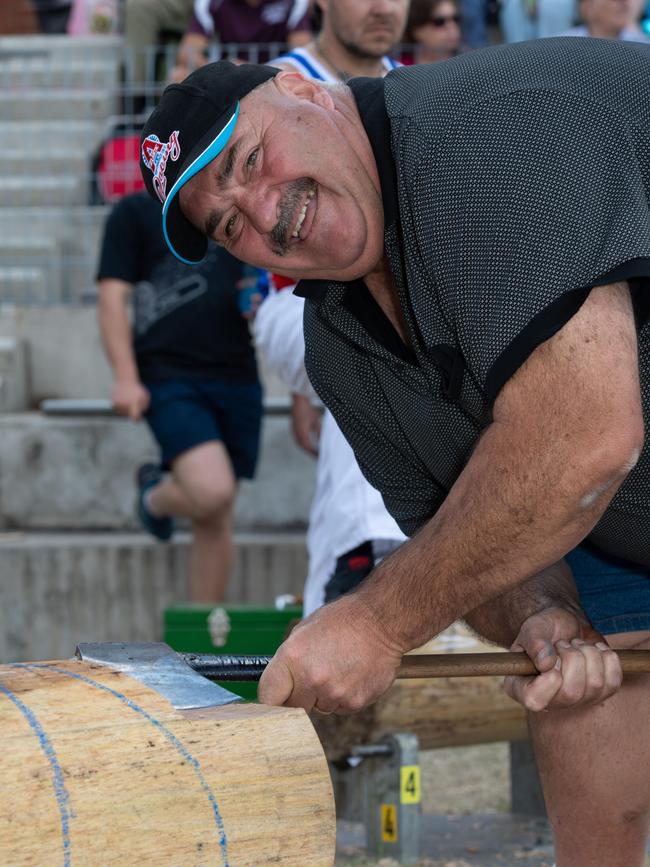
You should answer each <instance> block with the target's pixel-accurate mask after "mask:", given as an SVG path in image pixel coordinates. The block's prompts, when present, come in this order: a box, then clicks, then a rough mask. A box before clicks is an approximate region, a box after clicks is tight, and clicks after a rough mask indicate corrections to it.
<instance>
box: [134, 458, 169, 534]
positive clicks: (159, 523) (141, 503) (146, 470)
mask: <svg viewBox="0 0 650 867" xmlns="http://www.w3.org/2000/svg"><path fill="white" fill-rule="evenodd" d="M161 480H162V472H161V470H160V467H158V466H156V465H155V464H142V466H141V467H138V472H137V474H136V483H137V486H138V498H137V500H136V512H137V515H138V518H139V519H140V522H141V523H142V526H143V527H144V528H145V530H147V532H149V533H151V535H152V536H155V537H156V539H159V540H160V541H161V542H167V541H168V540H169V539H171V536H172V533H173V532H174V521H173V519H172V518H169V517H165V518H158V517H156V515H153V514H152V513H151V512H150V511H149V509H147V506H146V504H145V494H146V493H147V491H148V490H149V489H150V488H153V487H154V486H155V485H157V484H159V482H160V481H161Z"/></svg>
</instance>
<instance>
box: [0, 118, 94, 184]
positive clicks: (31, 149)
mask: <svg viewBox="0 0 650 867" xmlns="http://www.w3.org/2000/svg"><path fill="white" fill-rule="evenodd" d="M1 135H2V130H0V136H1ZM42 145H43V143H42V141H39V140H35V139H25V141H24V142H23V146H22V147H20V148H18V147H7V148H5V149H4V150H3V154H2V157H3V158H2V165H0V177H3V178H18V177H20V175H25V176H27V177H28V178H38V177H41V178H44V177H48V176H52V177H55V178H57V179H59V180H61V179H63V178H66V179H68V180H71V181H72V182H73V183H74V185H75V186H77V185H78V183H79V181H80V180H82V181H83V182H84V183H85V184H87V183H89V176H90V172H91V154H90V153H89V152H88V151H86V150H85V149H82V148H78V147H71V148H67V147H63V146H61V147H53V148H49V147H48V148H46V149H44V148H43V146H42Z"/></svg>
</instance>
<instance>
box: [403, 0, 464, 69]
mask: <svg viewBox="0 0 650 867" xmlns="http://www.w3.org/2000/svg"><path fill="white" fill-rule="evenodd" d="M461 23H462V17H461V14H460V9H459V6H458V4H457V3H456V2H455V0H411V8H410V11H409V19H408V23H407V25H406V32H405V34H404V42H405V43H406V44H407V45H408V46H409V48H410V51H411V54H410V55H407V56H406V57H405V58H403V59H404V61H405V63H435V62H437V61H438V60H448V59H449V58H450V57H455V56H456V55H457V54H460V53H461V51H463V45H462V39H463V36H462V32H461Z"/></svg>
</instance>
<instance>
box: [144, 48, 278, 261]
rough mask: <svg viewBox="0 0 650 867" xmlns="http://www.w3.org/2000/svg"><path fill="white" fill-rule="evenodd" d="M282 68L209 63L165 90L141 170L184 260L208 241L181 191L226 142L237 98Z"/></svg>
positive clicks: (148, 128)
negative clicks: (189, 212) (183, 205)
mask: <svg viewBox="0 0 650 867" xmlns="http://www.w3.org/2000/svg"><path fill="white" fill-rule="evenodd" d="M278 72H279V70H278V69H274V68H273V67H271V66H256V65H254V64H250V63H245V64H241V65H235V64H234V63H230V62H228V61H226V60H221V61H219V62H218V63H208V64H206V65H205V66H202V67H201V68H200V69H197V70H196V71H195V72H193V73H192V74H191V75H189V76H188V77H187V78H186V79H185V81H183V82H182V83H181V84H172V85H170V86H169V87H168V88H166V89H165V92H164V93H163V95H162V97H161V99H160V102H159V103H158V105H157V106H156V108H155V109H154V110H153V112H152V113H151V115H150V117H149V119H148V120H147V123H146V124H145V128H144V130H143V131H142V138H141V140H140V168H141V170H142V176H143V178H144V182H145V185H146V187H147V190H148V191H149V193H150V195H151V196H153V197H154V198H155V199H158V200H159V201H160V202H161V203H162V206H163V208H162V227H163V234H164V236H165V240H166V241H167V244H168V246H169V249H170V250H171V251H172V253H173V254H174V255H175V256H176V257H177V258H178V259H180V260H181V262H185V263H187V264H188V265H196V264H197V263H198V262H200V261H201V260H202V259H203V258H204V256H205V253H206V249H207V240H206V238H205V236H204V235H203V234H202V233H201V232H200V231H199V230H198V229H196V228H195V227H194V226H193V225H192V224H191V223H190V221H189V220H188V219H187V218H186V217H185V215H184V214H183V212H182V211H181V209H180V205H179V201H178V199H179V197H178V193H179V192H180V190H181V188H182V187H183V184H186V183H187V182H188V181H189V180H190V178H192V177H194V175H195V174H196V173H197V172H200V171H201V169H202V168H204V167H205V166H206V165H207V164H208V163H209V162H211V161H212V160H213V159H214V158H215V157H216V156H217V155H218V154H220V153H221V151H222V150H223V149H224V147H225V146H226V144H227V143H228V139H229V138H230V136H231V135H232V133H233V130H234V128H235V124H236V123H237V117H238V115H239V100H240V99H242V98H243V97H244V96H246V94H247V93H250V91H251V90H254V89H255V88H256V87H257V86H258V85H259V84H262V83H263V82H265V81H267V80H268V79H270V78H273V77H274V76H275V75H277V73H278Z"/></svg>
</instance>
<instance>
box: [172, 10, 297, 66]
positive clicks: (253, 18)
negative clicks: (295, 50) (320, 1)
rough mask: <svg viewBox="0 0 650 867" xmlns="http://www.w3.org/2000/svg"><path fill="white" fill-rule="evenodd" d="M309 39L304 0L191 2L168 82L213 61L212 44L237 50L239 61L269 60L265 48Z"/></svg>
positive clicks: (216, 53)
mask: <svg viewBox="0 0 650 867" xmlns="http://www.w3.org/2000/svg"><path fill="white" fill-rule="evenodd" d="M310 38H311V30H310V19H309V2H308V0H195V3H194V10H193V14H192V17H191V19H190V23H189V26H188V27H187V31H186V33H185V35H184V36H183V39H182V40H181V44H180V46H179V49H178V58H177V65H176V67H175V69H174V70H173V71H172V74H171V79H172V81H182V80H183V79H184V78H185V77H186V76H187V75H189V73H190V72H192V70H194V69H196V68H197V67H198V66H201V65H202V64H204V63H206V62H207V61H208V59H210V60H214V59H216V56H214V57H213V56H211V54H215V55H218V53H219V52H218V51H216V52H211V44H212V43H217V42H218V43H221V44H222V45H224V44H234V45H237V46H239V47H240V49H241V50H239V49H238V55H237V56H240V55H241V59H243V60H249V61H251V62H253V63H264V62H266V61H267V60H269V52H268V46H269V45H276V46H278V47H277V49H276V52H277V50H281V46H284V45H285V44H286V43H289V45H291V46H294V45H295V46H297V45H304V44H305V43H306V42H308V41H309V39H310Z"/></svg>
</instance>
